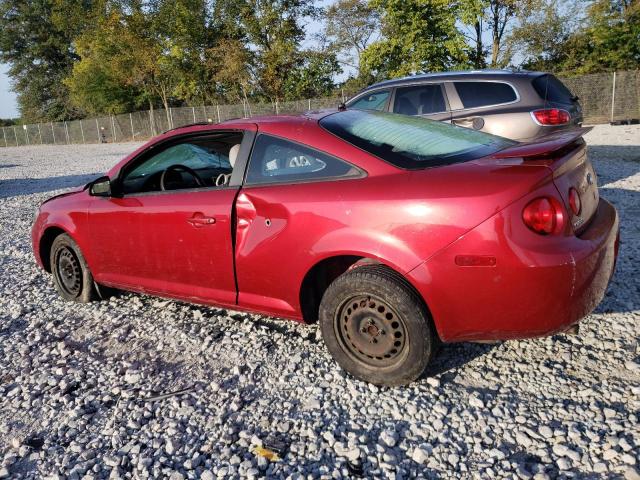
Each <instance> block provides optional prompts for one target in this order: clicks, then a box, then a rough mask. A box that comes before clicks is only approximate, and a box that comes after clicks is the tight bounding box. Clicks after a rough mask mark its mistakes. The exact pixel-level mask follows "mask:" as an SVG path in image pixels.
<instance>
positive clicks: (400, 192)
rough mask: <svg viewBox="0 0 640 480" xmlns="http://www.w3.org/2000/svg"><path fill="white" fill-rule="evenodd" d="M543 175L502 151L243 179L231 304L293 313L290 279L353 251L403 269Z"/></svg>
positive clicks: (296, 281)
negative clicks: (304, 176)
mask: <svg viewBox="0 0 640 480" xmlns="http://www.w3.org/2000/svg"><path fill="white" fill-rule="evenodd" d="M550 177H551V172H550V170H549V169H548V168H546V167H540V166H538V167H527V166H522V165H520V164H518V162H517V161H515V160H510V161H503V162H496V164H495V165H488V164H482V165H481V164H474V163H473V162H470V163H467V164H460V165H452V166H448V167H446V168H434V169H432V170H430V171H416V172H403V171H398V170H397V169H396V173H395V174H394V175H384V176H376V177H368V178H360V179H351V180H338V181H323V182H315V183H306V184H290V185H287V184H282V185H266V186H247V187H244V188H243V189H242V190H241V193H240V195H239V197H238V203H237V212H238V213H237V214H238V222H237V223H238V227H237V235H236V236H237V244H236V277H237V281H238V290H239V294H238V298H239V306H240V307H242V308H250V309H258V310H260V309H264V310H267V311H269V312H270V313H272V314H276V315H283V316H293V317H294V318H300V317H301V312H300V305H299V288H300V285H301V284H302V280H303V278H304V276H305V275H306V273H307V272H308V271H309V270H310V269H311V268H312V267H313V266H314V265H315V264H317V263H318V262H319V261H321V260H323V259H324V258H327V257H331V256H338V255H355V256H362V257H367V258H371V259H375V260H378V261H380V262H382V263H385V264H387V265H389V266H391V267H392V268H394V269H395V270H397V271H399V272H400V273H405V272H408V271H410V270H411V269H413V268H414V267H415V266H416V265H418V264H420V263H421V262H423V261H424V260H426V259H428V258H429V257H430V256H432V255H434V254H435V253H436V252H437V251H439V250H440V249H442V248H444V247H446V246H447V245H449V244H450V243H451V242H454V241H455V240H456V239H457V238H459V237H460V236H462V235H464V234H465V233H466V232H467V231H469V230H471V229H472V228H474V227H475V226H476V225H478V224H479V223H481V222H482V221H483V220H485V219H486V218H488V217H490V216H491V215H493V214H494V213H495V212H496V211H499V210H500V209H502V208H504V207H505V206H506V205H508V204H509V203H511V202H512V201H513V200H514V199H516V198H519V197H520V196H522V195H524V194H526V193H527V192H529V191H531V190H533V189H536V188H537V187H538V186H539V185H540V184H541V183H544V182H547V181H549V179H550ZM483 178H484V179H486V178H491V179H492V181H481V179H483ZM478 199H481V200H478Z"/></svg>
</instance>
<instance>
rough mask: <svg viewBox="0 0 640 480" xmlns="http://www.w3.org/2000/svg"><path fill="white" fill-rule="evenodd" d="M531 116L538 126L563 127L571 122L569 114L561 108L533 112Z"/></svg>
mask: <svg viewBox="0 0 640 480" xmlns="http://www.w3.org/2000/svg"><path fill="white" fill-rule="evenodd" d="M531 115H533V118H534V119H535V120H536V122H538V123H539V124H540V125H565V124H567V123H569V121H570V120H571V115H569V112H567V111H566V110H562V109H561V108H543V109H541V110H534V111H533V112H531Z"/></svg>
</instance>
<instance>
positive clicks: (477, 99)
mask: <svg viewBox="0 0 640 480" xmlns="http://www.w3.org/2000/svg"><path fill="white" fill-rule="evenodd" d="M453 85H454V86H455V87H456V91H457V92H458V96H459V97H460V101H461V102H462V106H463V107H464V108H476V107H487V106H489V105H500V104H502V103H510V102H515V101H516V100H517V99H518V96H517V95H516V92H515V90H514V89H513V87H512V86H511V85H509V84H507V83H501V82H453Z"/></svg>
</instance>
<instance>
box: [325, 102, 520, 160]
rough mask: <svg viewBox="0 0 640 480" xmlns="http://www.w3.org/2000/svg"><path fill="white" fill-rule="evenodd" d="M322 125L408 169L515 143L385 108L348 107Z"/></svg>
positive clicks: (478, 155) (476, 154)
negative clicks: (376, 110) (377, 110)
mask: <svg viewBox="0 0 640 480" xmlns="http://www.w3.org/2000/svg"><path fill="white" fill-rule="evenodd" d="M320 125H321V126H322V127H323V128H325V129H326V130H328V131H329V132H331V133H333V134H334V135H336V136H338V137H340V138H342V139H343V140H346V141H347V142H349V143H351V144H352V145H355V146H356V147H359V148H361V149H363V150H365V151H366V152H369V153H371V154H373V155H375V156H377V157H379V158H381V159H382V160H384V161H386V162H389V163H391V164H393V165H395V166H397V167H400V168H406V169H420V168H429V167H437V166H440V165H448V164H451V163H458V162H464V161H467V160H472V159H474V158H479V157H483V156H485V155H490V154H492V153H495V152H497V151H498V150H502V149H503V148H506V147H509V146H511V145H514V144H515V142H513V141H511V140H508V139H506V138H502V137H497V136H495V135H489V134H487V133H482V132H478V131H475V130H470V129H468V128H462V127H457V126H454V125H450V124H448V123H442V122H438V121H435V120H428V119H426V118H421V117H409V116H405V115H397V114H393V113H385V112H372V111H363V110H347V111H345V112H338V113H334V114H332V115H329V116H327V117H324V118H323V119H322V120H320Z"/></svg>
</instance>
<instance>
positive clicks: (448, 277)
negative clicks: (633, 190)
mask: <svg viewBox="0 0 640 480" xmlns="http://www.w3.org/2000/svg"><path fill="white" fill-rule="evenodd" d="M547 189H548V192H547V193H548V194H554V193H555V192H554V188H553V187H552V186H551V185H550V186H548V187H547ZM544 193H545V189H541V190H540V191H539V192H536V193H534V194H532V195H530V196H527V197H525V198H523V199H521V200H520V201H518V202H516V203H514V204H513V205H511V206H509V207H507V208H506V209H505V210H503V211H501V212H499V213H497V214H496V215H494V216H493V217H491V218H490V219H488V220H486V221H485V222H483V223H482V225H479V226H478V227H476V228H475V229H473V230H472V231H470V232H469V233H467V234H466V235H464V236H463V237H461V238H460V239H459V240H457V241H456V242H454V243H452V244H451V245H450V246H449V247H447V248H446V249H444V250H443V251H442V252H439V253H438V254H437V255H435V256H434V257H432V258H431V259H429V260H428V261H427V262H424V263H423V264H421V265H420V266H418V267H416V269H414V270H413V271H411V272H410V273H409V274H408V277H409V278H410V280H411V281H412V283H413V284H414V285H416V288H418V290H419V291H420V293H421V294H422V295H423V297H424V298H425V301H426V302H427V304H428V305H429V308H430V310H431V313H432V314H433V318H434V321H435V324H436V329H437V331H438V334H439V336H440V338H441V339H442V340H443V341H446V342H452V341H470V340H507V339H514V338H529V337H535V336H546V335H549V334H552V333H556V332H561V331H563V330H566V329H567V328H569V327H570V326H571V325H572V324H574V323H575V322H577V321H578V320H579V319H580V318H582V317H583V316H585V315H587V314H588V313H590V312H591V311H592V310H593V309H594V308H595V307H596V305H597V304H598V303H599V302H600V301H601V300H602V298H603V296H604V292H605V290H606V288H607V285H608V282H609V279H610V278H611V275H612V273H613V268H614V265H615V258H616V243H617V235H618V218H617V214H616V212H615V209H614V208H613V207H612V206H611V205H610V204H609V203H607V202H606V201H604V200H601V201H600V206H599V209H598V213H597V215H596V218H594V220H593V221H592V223H591V224H590V226H589V229H588V230H587V231H585V232H584V233H583V234H582V235H580V236H574V235H572V234H568V235H558V236H548V237H544V236H540V235H538V234H535V233H533V232H531V231H530V230H528V229H527V228H526V226H525V225H524V224H523V222H522V221H521V219H520V212H521V211H522V209H523V208H524V206H525V205H526V203H527V202H528V201H530V200H531V199H532V198H534V197H535V196H537V195H540V194H544ZM459 255H483V256H487V255H489V256H493V257H494V258H495V260H496V263H495V266H482V267H470V266H458V265H457V264H456V257H457V256H459Z"/></svg>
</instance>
